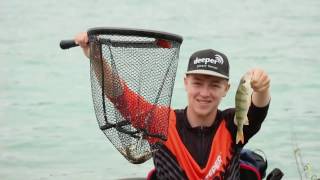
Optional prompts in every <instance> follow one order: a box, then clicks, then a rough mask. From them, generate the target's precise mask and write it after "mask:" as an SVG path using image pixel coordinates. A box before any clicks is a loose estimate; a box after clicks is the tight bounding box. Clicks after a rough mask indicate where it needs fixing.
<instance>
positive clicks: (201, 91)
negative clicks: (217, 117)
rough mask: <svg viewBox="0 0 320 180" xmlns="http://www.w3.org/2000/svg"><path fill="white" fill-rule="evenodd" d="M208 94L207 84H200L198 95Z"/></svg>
mask: <svg viewBox="0 0 320 180" xmlns="http://www.w3.org/2000/svg"><path fill="white" fill-rule="evenodd" d="M209 94H210V90H209V86H208V85H204V86H202V88H201V89H200V95H201V96H209Z"/></svg>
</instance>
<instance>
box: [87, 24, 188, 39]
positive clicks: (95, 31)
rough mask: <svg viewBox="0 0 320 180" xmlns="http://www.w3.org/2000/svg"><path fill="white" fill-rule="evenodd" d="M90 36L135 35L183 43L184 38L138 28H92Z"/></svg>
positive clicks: (89, 30)
mask: <svg viewBox="0 0 320 180" xmlns="http://www.w3.org/2000/svg"><path fill="white" fill-rule="evenodd" d="M87 34H88V36H90V35H101V34H110V35H134V36H139V37H151V38H157V39H165V40H171V41H176V42H179V43H182V41H183V38H182V36H180V35H178V34H173V33H168V32H164V31H155V30H147V29H136V28H119V27H95V28H90V29H88V31H87Z"/></svg>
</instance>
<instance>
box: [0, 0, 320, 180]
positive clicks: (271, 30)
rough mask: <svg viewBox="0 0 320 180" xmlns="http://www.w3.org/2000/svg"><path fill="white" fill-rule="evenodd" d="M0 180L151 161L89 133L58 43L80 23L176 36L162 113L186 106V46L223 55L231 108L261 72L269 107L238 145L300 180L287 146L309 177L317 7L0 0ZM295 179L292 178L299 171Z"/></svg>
mask: <svg viewBox="0 0 320 180" xmlns="http://www.w3.org/2000/svg"><path fill="white" fill-rule="evenodd" d="M0 6H1V10H0V23H1V28H0V32H1V33H0V179H1V180H18V179H19V180H20V179H32V180H47V179H48V180H49V179H59V180H67V179H77V180H86V179H93V180H100V179H119V178H125V177H145V176H146V175H147V173H148V171H149V170H150V169H151V168H153V164H152V160H149V161H148V162H146V163H145V164H142V165H132V164H130V163H129V162H127V161H126V160H125V159H124V157H123V156H122V155H120V154H119V152H118V151H117V150H116V149H115V148H114V147H113V146H112V145H111V143H110V142H109V141H108V139H107V138H106V137H105V135H104V134H103V133H102V132H101V131H100V130H99V127H98V124H97V122H96V119H95V114H94V110H93V104H92V97H91V89H90V76H89V61H88V60H87V59H86V58H85V57H84V56H83V54H82V51H81V50H80V48H73V49H70V50H67V51H63V50H61V49H60V48H59V42H60V40H62V39H70V38H73V37H74V36H75V34H76V33H78V32H81V31H86V30H87V29H89V28H92V27H101V26H106V27H107V26H110V27H127V28H142V29H151V30H159V31H167V32H171V33H176V34H179V35H181V36H183V37H184V42H183V44H182V46H181V51H180V60H179V67H178V72H177V78H176V84H175V88H174V93H173V97H172V107H173V108H184V107H185V106H186V104H187V101H186V100H187V99H186V95H185V92H184V88H183V76H184V72H185V70H186V67H187V63H188V58H189V56H190V55H191V53H193V52H194V51H196V50H199V49H204V48H212V49H216V50H218V51H221V52H223V53H225V54H226V55H227V56H228V58H229V61H230V65H231V80H230V83H231V89H230V91H229V94H228V96H227V97H225V99H224V101H223V102H222V104H221V107H220V108H221V109H224V108H228V107H232V106H234V95H235V91H236V88H237V85H238V82H239V80H240V77H241V75H242V74H244V73H245V72H246V71H247V70H249V69H250V68H252V67H261V68H263V69H265V70H266V71H267V72H268V73H269V74H270V77H271V79H272V87H271V92H272V100H271V106H270V109H269V114H268V117H267V119H266V121H265V123H264V124H263V127H262V129H261V130H260V132H259V133H258V134H257V135H256V136H254V138H252V140H251V141H250V143H249V144H248V145H247V146H246V147H247V148H251V149H255V148H258V149H262V150H263V151H264V152H265V153H266V155H267V159H268V162H269V168H268V172H269V171H270V170H272V169H273V168H275V167H278V168H280V169H281V170H283V172H284V173H285V176H284V178H283V179H300V175H299V172H298V169H297V165H296V159H295V155H294V150H295V149H296V148H297V147H299V148H300V150H301V157H302V158H303V161H304V163H305V164H307V163H308V164H309V165H310V167H311V168H312V174H311V175H317V176H318V177H319V176H320V165H319V161H320V156H319V149H320V138H319V137H320V131H319V129H320V123H318V122H317V121H318V120H320V111H319V100H320V91H319V89H320V81H319V79H320V72H319V67H320V59H319V55H318V53H319V49H320V23H319V22H320V1H318V0H308V1H304V0H290V1H289V0H268V1H266V0H240V1H235V0H226V1H218V0H203V1H197V0H175V1H169V0H162V1H153V0H92V1H84V0H64V1H49V0H32V1H18V0H1V2H0ZM302 173H303V172H302Z"/></svg>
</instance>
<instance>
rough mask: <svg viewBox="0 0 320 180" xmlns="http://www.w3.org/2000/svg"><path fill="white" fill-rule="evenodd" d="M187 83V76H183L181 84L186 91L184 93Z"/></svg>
mask: <svg viewBox="0 0 320 180" xmlns="http://www.w3.org/2000/svg"><path fill="white" fill-rule="evenodd" d="M187 81H188V80H187V76H184V78H183V84H184V90H186V91H187V84H188V82H187Z"/></svg>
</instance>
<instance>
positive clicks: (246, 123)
mask: <svg viewBox="0 0 320 180" xmlns="http://www.w3.org/2000/svg"><path fill="white" fill-rule="evenodd" d="M243 124H244V125H247V126H248V125H249V119H248V117H246V118H245V119H244V122H243Z"/></svg>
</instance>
